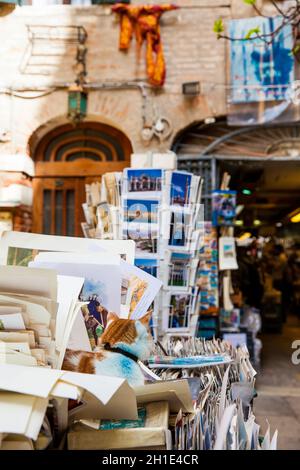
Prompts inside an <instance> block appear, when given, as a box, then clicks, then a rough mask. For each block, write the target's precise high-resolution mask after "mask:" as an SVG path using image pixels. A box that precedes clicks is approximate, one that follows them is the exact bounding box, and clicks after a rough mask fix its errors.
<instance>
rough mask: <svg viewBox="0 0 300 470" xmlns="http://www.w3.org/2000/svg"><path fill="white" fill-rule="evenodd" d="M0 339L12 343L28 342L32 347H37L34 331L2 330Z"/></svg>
mask: <svg viewBox="0 0 300 470" xmlns="http://www.w3.org/2000/svg"><path fill="white" fill-rule="evenodd" d="M0 341H5V342H8V343H10V342H12V343H19V342H20V343H28V344H29V346H30V347H31V348H34V347H35V338H34V334H33V331H29V330H19V331H0Z"/></svg>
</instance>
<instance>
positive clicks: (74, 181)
mask: <svg viewBox="0 0 300 470" xmlns="http://www.w3.org/2000/svg"><path fill="white" fill-rule="evenodd" d="M131 153H132V147H131V143H130V141H129V139H128V138H127V137H126V135H125V134H123V133H122V132H121V131H119V130H118V129H115V128H113V127H111V126H108V125H106V124H102V123H97V122H84V123H81V124H79V125H78V126H76V127H74V126H73V125H72V124H70V123H68V124H64V125H61V126H58V127H56V128H55V129H53V130H51V131H50V132H49V133H47V134H46V135H45V136H44V137H42V138H41V140H40V141H39V142H38V144H37V145H36V146H35V149H33V151H32V154H31V155H32V158H33V160H34V162H35V175H36V176H35V178H34V200H33V232H36V233H43V234H49V235H68V236H82V235H83V234H82V229H81V223H82V222H83V221H84V214H83V210H82V204H83V203H84V202H85V184H88V183H91V182H92V181H95V180H99V179H100V178H101V176H102V175H103V174H104V173H106V172H110V171H122V170H123V168H125V167H126V166H129V164H130V163H129V161H130V154H131Z"/></svg>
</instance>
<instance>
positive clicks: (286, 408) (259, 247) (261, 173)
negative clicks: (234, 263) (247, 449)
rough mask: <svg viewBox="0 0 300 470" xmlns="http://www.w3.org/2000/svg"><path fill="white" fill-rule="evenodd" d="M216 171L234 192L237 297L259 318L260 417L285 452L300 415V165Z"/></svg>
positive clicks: (240, 165)
mask: <svg viewBox="0 0 300 470" xmlns="http://www.w3.org/2000/svg"><path fill="white" fill-rule="evenodd" d="M219 172H220V173H219V174H220V176H221V175H222V174H224V172H227V173H229V174H230V176H231V180H230V189H232V190H236V191H237V218H236V222H235V230H234V232H235V236H236V239H237V260H238V265H239V269H238V271H237V272H236V274H235V275H234V276H233V284H234V290H235V295H234V299H235V301H236V302H237V304H236V305H239V303H240V305H245V304H246V305H250V306H252V307H254V308H257V309H258V310H259V311H260V313H261V322H262V328H261V333H259V334H258V338H259V339H260V340H261V344H262V349H261V354H260V366H259V369H260V374H259V380H258V384H257V385H258V390H259V396H258V398H257V401H256V414H257V415H258V416H259V414H260V410H261V412H262V410H264V412H265V410H266V407H267V409H268V411H269V416H270V422H271V423H272V424H273V425H275V426H277V425H278V426H279V425H280V429H281V437H280V439H281V440H282V442H281V445H282V447H283V448H293V446H295V445H297V444H298V441H297V442H296V440H297V439H298V437H297V435H298V436H299V424H298V422H297V418H298V417H299V411H300V409H299V404H298V403H299V385H300V374H299V366H297V365H296V364H293V361H292V353H293V341H294V340H295V338H300V281H299V279H300V188H299V181H300V163H299V162H296V161H282V160H281V161H274V160H273V161H272V160H271V159H270V161H268V160H266V159H265V160H264V161H263V162H262V161H260V160H258V159H257V160H256V161H251V162H250V161H246V160H244V161H236V160H235V161H234V160H223V161H220V162H219ZM262 425H263V423H262ZM282 430H285V432H283V433H282ZM285 446H287V447H285ZM294 448H295V447H294Z"/></svg>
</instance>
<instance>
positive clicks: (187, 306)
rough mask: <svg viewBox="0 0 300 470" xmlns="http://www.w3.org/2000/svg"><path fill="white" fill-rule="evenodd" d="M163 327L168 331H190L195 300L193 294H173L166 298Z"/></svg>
mask: <svg viewBox="0 0 300 470" xmlns="http://www.w3.org/2000/svg"><path fill="white" fill-rule="evenodd" d="M166 301H167V305H166V306H165V308H164V315H163V327H164V330H165V331H168V330H173V329H176V330H179V331H180V330H188V328H189V326H190V317H191V313H192V311H191V308H192V302H193V298H192V295H191V292H172V293H171V294H169V295H168V296H166Z"/></svg>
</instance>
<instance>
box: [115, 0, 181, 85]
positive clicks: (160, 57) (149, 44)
mask: <svg viewBox="0 0 300 470" xmlns="http://www.w3.org/2000/svg"><path fill="white" fill-rule="evenodd" d="M177 8H178V7H177V6H176V5H172V4H165V5H143V6H135V5H124V4H122V3H117V4H116V5H114V6H113V7H112V11H113V12H115V13H118V14H119V15H120V43H119V48H120V49H121V50H127V49H128V48H129V46H130V42H131V39H132V36H133V34H135V37H136V41H137V46H138V51H139V50H140V48H141V46H142V44H143V42H144V41H146V66H147V76H148V79H149V82H150V84H151V85H153V86H162V85H163V84H164V82H165V77H166V65H165V59H164V54H163V47H162V41H161V35H160V25H159V20H160V17H161V15H162V14H163V13H164V12H166V11H171V10H175V9H177Z"/></svg>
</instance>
